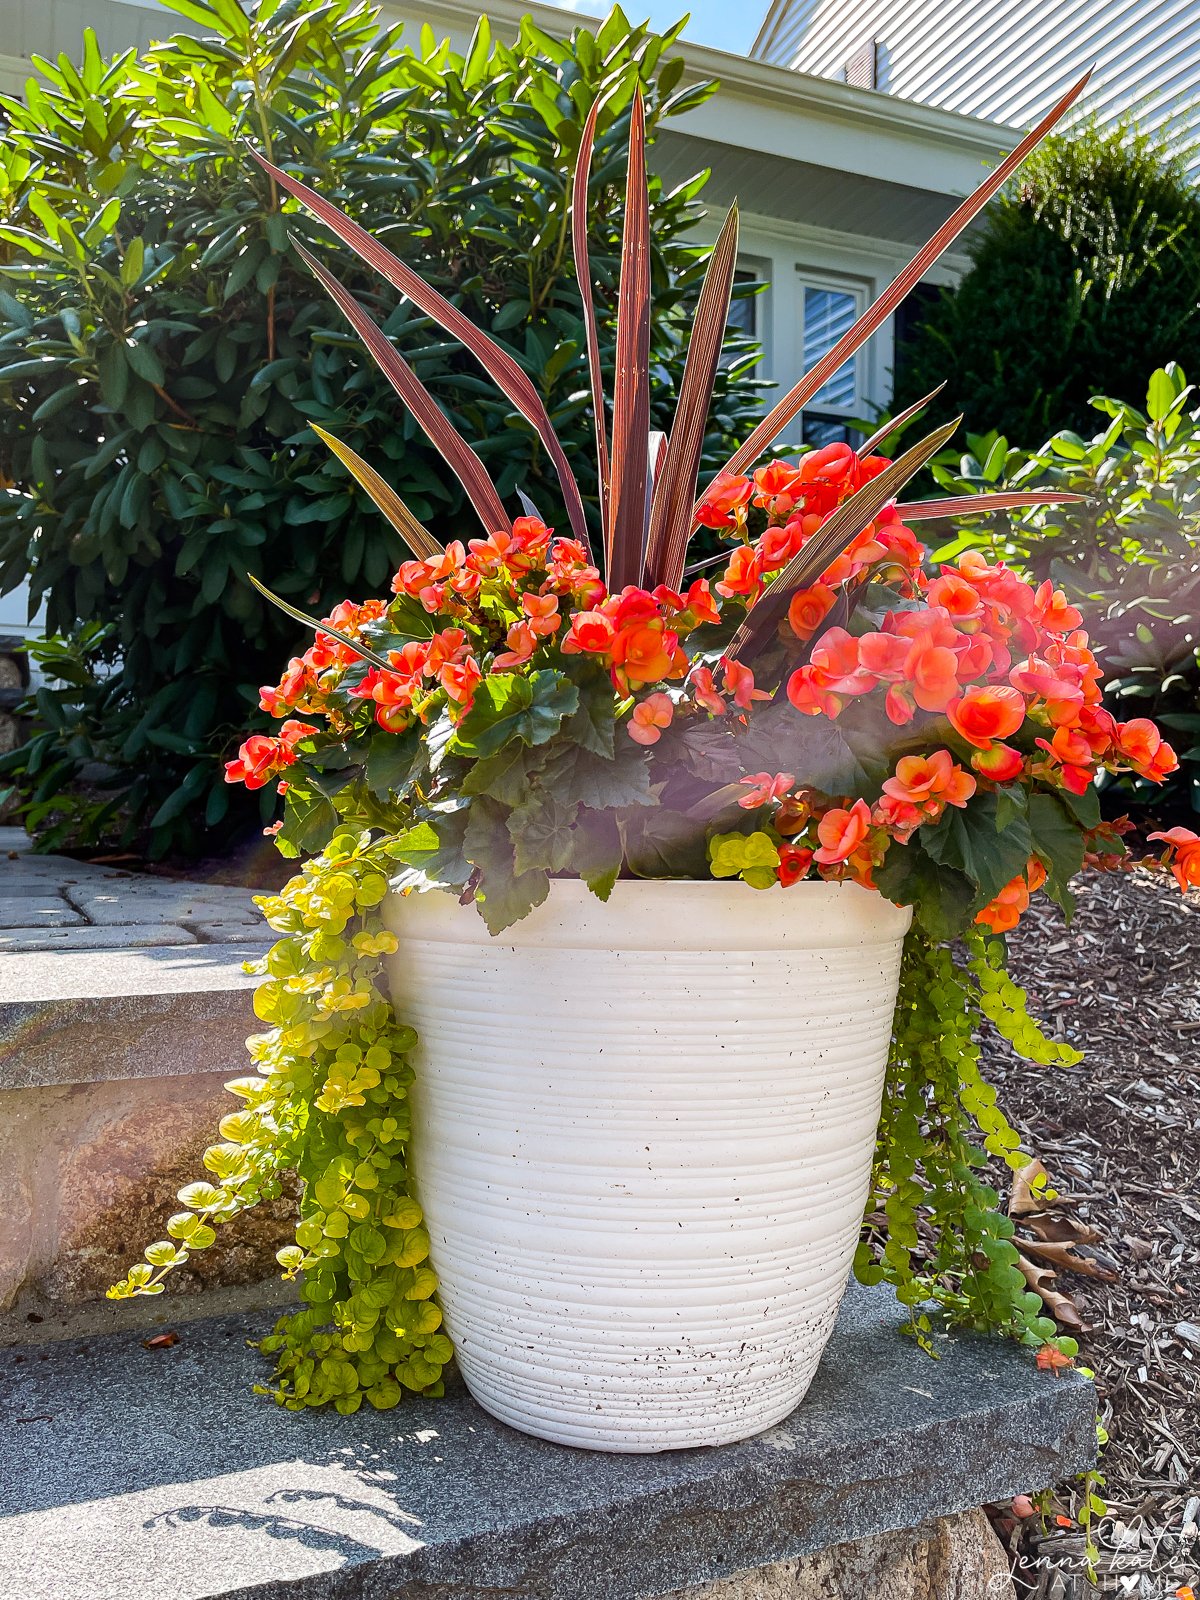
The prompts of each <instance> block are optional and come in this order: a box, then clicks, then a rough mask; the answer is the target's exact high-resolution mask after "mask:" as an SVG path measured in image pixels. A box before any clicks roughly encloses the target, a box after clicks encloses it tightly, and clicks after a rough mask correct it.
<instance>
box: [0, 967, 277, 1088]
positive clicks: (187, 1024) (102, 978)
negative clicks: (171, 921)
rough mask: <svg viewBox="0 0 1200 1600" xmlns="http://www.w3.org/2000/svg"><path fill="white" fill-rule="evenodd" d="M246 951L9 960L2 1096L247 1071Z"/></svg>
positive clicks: (0, 1021) (1, 1032) (1, 1021)
mask: <svg viewBox="0 0 1200 1600" xmlns="http://www.w3.org/2000/svg"><path fill="white" fill-rule="evenodd" d="M258 953H259V952H258V951H257V950H256V949H254V948H252V947H247V946H245V945H241V944H239V945H179V946H155V947H150V948H143V949H136V950H105V951H98V950H88V951H54V952H44V953H40V954H37V955H34V954H30V955H26V956H10V957H7V958H5V960H4V962H3V973H4V981H3V985H2V988H0V1089H25V1088H37V1087H40V1086H44V1085H58V1084H78V1083H99V1082H104V1081H106V1080H110V1079H118V1078H158V1077H177V1076H185V1075H188V1074H191V1073H196V1072H220V1071H224V1070H226V1069H227V1068H228V1069H231V1070H232V1071H234V1072H241V1071H243V1070H244V1064H245V1042H246V1037H247V1035H248V1034H250V1033H253V1032H255V1031H257V1029H258V1027H259V1024H258V1023H257V1021H256V1019H255V1016H254V1008H253V1004H252V991H253V988H254V985H255V983H256V982H257V980H256V979H255V978H254V977H253V976H252V975H250V974H248V973H246V972H244V971H243V970H242V968H243V963H244V962H245V961H247V960H249V959H252V958H253V957H254V956H255V955H256V954H258Z"/></svg>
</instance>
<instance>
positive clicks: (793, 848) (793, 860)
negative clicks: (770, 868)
mask: <svg viewBox="0 0 1200 1600" xmlns="http://www.w3.org/2000/svg"><path fill="white" fill-rule="evenodd" d="M812 863H813V853H812V851H811V850H802V849H800V848H799V847H798V846H797V845H794V844H781V845H780V846H779V869H778V870H779V881H780V883H781V884H782V885H783V887H784V888H785V889H788V888H790V887H791V885H792V884H793V883H799V881H800V879H801V878H803V877H804V876H805V874H806V873H807V872H808V869H809V867H811V866H812Z"/></svg>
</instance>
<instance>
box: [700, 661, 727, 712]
mask: <svg viewBox="0 0 1200 1600" xmlns="http://www.w3.org/2000/svg"><path fill="white" fill-rule="evenodd" d="M691 686H692V694H693V695H694V696H695V698H696V704H697V705H701V706H703V707H704V709H705V710H706V711H711V712H712V714H713V716H714V717H723V716H724V715H725V713H726V711H728V709H729V707H728V706H727V705H726V704H725V702H724V700H723V699H722V698H721V696H720V694H719V693H718V692H717V687H716V685H715V684H714V683H713V675H712V669H711V668H710V667H693V668H692V675H691Z"/></svg>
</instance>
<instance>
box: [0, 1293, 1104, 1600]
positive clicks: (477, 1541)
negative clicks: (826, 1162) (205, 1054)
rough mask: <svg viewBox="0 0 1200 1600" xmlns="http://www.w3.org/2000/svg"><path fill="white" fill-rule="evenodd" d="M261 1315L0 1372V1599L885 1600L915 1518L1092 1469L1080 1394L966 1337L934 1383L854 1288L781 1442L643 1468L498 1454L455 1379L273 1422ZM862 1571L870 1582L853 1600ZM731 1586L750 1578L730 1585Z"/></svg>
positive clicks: (521, 1451) (627, 1460) (509, 1442)
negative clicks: (342, 1411) (440, 1393)
mask: <svg viewBox="0 0 1200 1600" xmlns="http://www.w3.org/2000/svg"><path fill="white" fill-rule="evenodd" d="M268 1320H269V1319H265V1318H261V1317H259V1318H255V1317H250V1318H238V1319H224V1320H216V1321H202V1322H196V1323H192V1324H190V1325H188V1326H186V1327H183V1328H181V1330H180V1337H179V1341H178V1343H176V1344H174V1345H173V1346H171V1347H169V1348H153V1349H147V1348H146V1347H145V1345H144V1343H143V1342H142V1339H141V1338H140V1337H139V1336H138V1335H136V1334H135V1335H129V1334H126V1335H119V1336H116V1337H110V1338H105V1339H96V1340H90V1341H82V1342H80V1341H61V1342H59V1343H57V1344H54V1345H49V1346H45V1347H41V1348H29V1347H26V1348H24V1349H22V1350H19V1351H8V1352H6V1353H3V1354H0V1534H2V1535H3V1536H2V1537H0V1594H3V1595H12V1596H17V1595H20V1596H21V1597H22V1600H251V1597H253V1600H451V1597H454V1600H500V1597H501V1596H503V1597H505V1600H649V1597H657V1596H664V1595H668V1594H677V1593H678V1592H679V1591H684V1592H685V1593H687V1594H688V1595H695V1596H696V1600H699V1596H700V1595H703V1596H705V1600H720V1597H721V1596H724V1595H728V1596H730V1597H732V1596H733V1595H734V1594H736V1595H737V1596H739V1597H741V1600H749V1597H751V1596H756V1595H762V1596H767V1595H777V1596H781V1595H783V1594H788V1595H795V1596H797V1597H799V1596H802V1595H804V1596H806V1595H808V1594H810V1593H820V1594H822V1595H828V1594H839V1595H841V1594H848V1593H854V1594H862V1595H863V1596H865V1595H867V1594H874V1593H884V1592H886V1593H887V1594H888V1595H889V1596H896V1595H897V1594H898V1593H899V1590H898V1589H897V1588H896V1587H895V1586H894V1585H893V1584H889V1585H888V1586H886V1591H885V1585H884V1584H883V1582H882V1579H883V1577H884V1576H886V1575H887V1574H888V1573H891V1574H892V1575H893V1577H894V1571H895V1564H896V1561H897V1559H898V1556H897V1550H898V1548H899V1546H898V1544H897V1541H896V1539H893V1538H891V1537H890V1536H891V1535H892V1534H894V1533H896V1532H897V1531H898V1530H916V1531H915V1532H911V1533H908V1534H906V1535H905V1537H904V1539H901V1540H900V1541H899V1543H900V1544H901V1545H904V1547H905V1548H906V1549H908V1550H909V1553H910V1555H911V1549H912V1546H913V1543H914V1540H915V1541H918V1542H919V1540H920V1539H922V1538H926V1539H928V1538H931V1537H938V1538H941V1539H942V1544H943V1556H944V1554H945V1547H946V1535H945V1534H944V1532H943V1533H940V1534H939V1533H937V1532H936V1530H934V1531H933V1532H931V1531H930V1530H929V1529H928V1528H927V1527H923V1525H926V1524H928V1523H929V1522H930V1519H946V1518H950V1519H951V1521H953V1519H954V1518H955V1517H956V1516H957V1514H960V1513H964V1512H968V1511H969V1510H970V1508H972V1507H977V1506H979V1505H980V1504H982V1503H984V1502H988V1501H992V1500H998V1499H1003V1498H1006V1497H1008V1496H1010V1495H1013V1494H1015V1493H1021V1492H1032V1491H1036V1490H1037V1489H1040V1488H1043V1487H1045V1486H1047V1485H1048V1484H1051V1483H1055V1482H1059V1481H1061V1480H1063V1479H1064V1478H1067V1477H1069V1476H1071V1475H1072V1474H1073V1473H1076V1472H1078V1471H1081V1470H1083V1469H1084V1468H1085V1467H1087V1466H1088V1465H1089V1464H1090V1463H1091V1462H1092V1459H1093V1455H1094V1450H1095V1395H1094V1392H1093V1390H1092V1387H1091V1385H1090V1383H1088V1382H1087V1381H1086V1380H1085V1379H1084V1378H1083V1377H1081V1376H1080V1375H1078V1374H1076V1373H1074V1372H1068V1373H1064V1374H1061V1375H1059V1376H1055V1375H1053V1374H1052V1373H1048V1372H1042V1371H1039V1369H1038V1368H1037V1365H1036V1363H1035V1362H1034V1360H1033V1358H1032V1356H1031V1354H1030V1353H1029V1352H1028V1351H1023V1350H1019V1349H1017V1348H1016V1347H1014V1346H1012V1345H1007V1344H1003V1343H1000V1342H998V1341H991V1340H981V1339H977V1338H972V1337H963V1336H954V1337H944V1336H939V1337H938V1350H939V1354H940V1357H941V1359H940V1360H937V1361H933V1360H931V1359H930V1358H929V1357H928V1356H927V1355H925V1354H924V1352H923V1351H921V1350H920V1349H919V1348H918V1347H917V1346H916V1345H915V1344H914V1343H913V1342H912V1340H911V1339H908V1338H907V1337H905V1336H903V1335H902V1334H901V1333H900V1331H899V1328H900V1323H901V1320H902V1314H901V1311H900V1308H899V1307H898V1306H897V1304H896V1302H895V1299H894V1297H893V1296H892V1295H891V1293H890V1291H888V1290H886V1289H882V1288H880V1289H871V1290H867V1289H863V1288H861V1287H859V1286H857V1285H854V1286H852V1287H851V1290H850V1291H849V1292H848V1294H847V1296H846V1299H845V1302H844V1303H843V1306H842V1311H841V1315H840V1317H839V1319H838V1324H837V1328H836V1330H835V1333H834V1335H833V1338H832V1340H831V1342H830V1345H829V1348H828V1350H827V1352H826V1354H825V1357H824V1359H823V1361H822V1363H821V1366H820V1369H819V1371H818V1373H817V1376H816V1379H815V1381H814V1383H813V1387H812V1389H811V1390H810V1392H809V1394H808V1396H807V1398H806V1399H805V1400H804V1402H803V1403H802V1404H801V1405H800V1406H799V1407H798V1409H797V1410H796V1411H795V1412H794V1413H793V1414H792V1416H791V1417H789V1418H788V1419H787V1420H786V1421H785V1422H784V1423H783V1424H781V1425H780V1426H779V1427H776V1428H773V1429H771V1430H770V1431H769V1432H767V1433H764V1434H762V1435H761V1436H759V1437H758V1438H756V1439H751V1440H748V1441H747V1442H745V1443H743V1444H738V1445H731V1446H725V1447H722V1448H720V1449H709V1450H687V1451H673V1452H669V1453H666V1454H663V1455H658V1456H611V1455H601V1454H596V1453H593V1452H590V1451H584V1450H572V1449H567V1448H565V1447H562V1446H558V1445H551V1444H546V1443H543V1442H541V1441H539V1440H536V1439H532V1438H529V1437H527V1436H525V1435H524V1434H520V1433H515V1432H513V1431H512V1430H511V1429H509V1428H507V1427H505V1426H504V1425H503V1424H502V1423H499V1422H496V1421H494V1420H493V1419H492V1418H491V1417H489V1416H488V1415H487V1414H486V1413H485V1412H483V1411H482V1410H481V1409H480V1408H479V1407H478V1406H477V1405H476V1404H475V1403H474V1402H473V1401H472V1400H471V1399H470V1397H469V1396H468V1395H467V1393H466V1391H465V1389H463V1388H462V1387H461V1385H460V1384H459V1383H458V1382H457V1380H456V1379H453V1378H452V1380H451V1383H450V1387H449V1392H448V1393H447V1395H446V1397H445V1398H444V1399H441V1400H426V1399H423V1398H419V1397H407V1398H406V1399H405V1400H404V1401H403V1402H402V1404H401V1405H400V1406H399V1407H398V1408H397V1409H396V1410H394V1411H388V1412H374V1411H371V1410H370V1409H369V1408H367V1407H364V1408H363V1410H362V1411H360V1412H358V1413H357V1414H355V1415H354V1416H350V1417H343V1416H339V1415H338V1414H337V1413H336V1412H333V1411H328V1412H320V1413H316V1412H310V1413H299V1414H297V1413H295V1412H290V1411H285V1410H282V1409H279V1408H278V1407H276V1406H275V1405H274V1404H272V1402H271V1401H270V1400H268V1399H264V1398H261V1397H257V1396H255V1395H254V1394H253V1393H252V1388H251V1386H252V1384H253V1383H254V1382H255V1381H256V1380H260V1379H261V1378H262V1377H263V1375H264V1371H265V1369H264V1365H263V1358H262V1357H260V1356H259V1355H258V1354H257V1352H256V1351H254V1350H251V1349H249V1348H248V1347H247V1343H246V1341H247V1338H248V1337H253V1336H256V1335H259V1334H261V1333H262V1332H263V1331H264V1330H265V1328H266V1326H267V1325H268ZM943 1526H944V1525H943ZM957 1526H958V1527H959V1530H960V1540H959V1542H960V1544H961V1543H962V1531H963V1530H964V1529H965V1530H966V1531H967V1533H968V1534H970V1530H971V1529H972V1528H973V1529H974V1530H975V1532H974V1535H973V1537H975V1538H976V1539H978V1538H980V1537H986V1526H985V1525H983V1524H982V1519H976V1520H975V1522H973V1523H971V1522H967V1523H962V1522H960V1523H959V1524H958V1525H957ZM981 1529H982V1532H981ZM872 1540H874V1541H877V1543H875V1544H872V1543H871V1541H872ZM906 1541H907V1542H906ZM952 1543H953V1541H951V1544H952ZM830 1547H836V1551H842V1550H844V1549H849V1550H852V1551H853V1562H852V1563H851V1565H852V1570H853V1571H854V1572H855V1573H856V1574H857V1575H858V1576H857V1579H856V1582H857V1583H859V1584H861V1587H857V1588H854V1587H851V1588H841V1587H835V1588H826V1587H820V1588H817V1589H813V1588H805V1587H804V1586H803V1585H802V1583H801V1582H800V1577H798V1576H797V1574H800V1575H801V1576H802V1575H803V1571H804V1570H805V1565H804V1563H805V1559H806V1558H807V1557H809V1556H811V1555H812V1553H813V1552H817V1551H828V1550H829V1549H830ZM969 1553H970V1552H969V1551H968V1554H969ZM835 1556H836V1552H835ZM836 1559H841V1558H840V1557H836ZM778 1563H797V1565H795V1566H788V1567H786V1568H781V1567H778V1566H777V1564H778ZM872 1563H876V1564H877V1565H878V1564H880V1563H882V1567H881V1570H879V1571H878V1572H876V1577H877V1578H878V1579H879V1580H880V1581H879V1582H878V1583H872V1582H869V1581H866V1579H864V1570H865V1571H866V1573H867V1578H869V1573H870V1568H871V1566H872ZM825 1565H826V1568H828V1562H826V1564H825ZM807 1570H809V1572H810V1574H811V1572H812V1570H813V1569H812V1568H811V1566H810V1567H809V1568H808V1569H807ZM980 1570H981V1571H982V1570H985V1569H983V1568H981V1569H980ZM986 1571H987V1572H988V1574H989V1575H988V1576H987V1578H986V1586H985V1580H984V1578H983V1577H979V1578H978V1581H977V1582H976V1583H975V1586H974V1587H971V1586H969V1585H968V1584H967V1583H965V1582H957V1583H956V1585H955V1587H953V1589H951V1588H950V1587H946V1588H945V1590H944V1591H943V1592H944V1594H945V1595H949V1594H950V1593H951V1592H953V1593H954V1594H955V1595H956V1596H959V1597H960V1600H966V1597H970V1600H974V1597H975V1596H978V1597H979V1600H982V1597H983V1596H984V1595H985V1593H986V1594H989V1595H991V1596H998V1597H1002V1596H1003V1595H1004V1594H1005V1593H1006V1592H1007V1593H1008V1594H1011V1592H1012V1591H1011V1588H1009V1589H1007V1590H1006V1589H1005V1587H1004V1586H1005V1584H1006V1582H1007V1577H1006V1573H1005V1571H1004V1569H1003V1565H1002V1564H1001V1566H1000V1568H999V1569H998V1570H997V1567H996V1565H995V1563H994V1562H993V1564H992V1566H991V1567H990V1568H986ZM778 1573H783V1574H784V1575H785V1577H786V1584H785V1582H784V1581H783V1579H780V1580H779V1581H776V1576H774V1575H777V1574H778ZM733 1574H751V1575H754V1574H759V1575H762V1576H761V1581H759V1578H757V1577H750V1578H744V1579H742V1580H740V1581H735V1582H734V1583H733V1584H732V1586H731V1587H729V1588H726V1587H725V1586H724V1583H723V1580H725V1579H727V1578H729V1577H730V1576H731V1575H733ZM953 1576H954V1574H953V1573H950V1574H947V1575H946V1581H947V1584H949V1582H950V1579H951V1578H952V1577H953ZM827 1578H828V1572H827V1571H826V1575H825V1577H822V1578H821V1579H820V1582H821V1583H825V1582H826V1581H827ZM997 1579H998V1582H997ZM709 1584H714V1585H716V1586H717V1587H715V1588H714V1589H712V1590H708V1589H704V1588H698V1587H697V1586H703V1585H709ZM910 1592H911V1591H910Z"/></svg>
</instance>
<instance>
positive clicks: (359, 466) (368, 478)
mask: <svg viewBox="0 0 1200 1600" xmlns="http://www.w3.org/2000/svg"><path fill="white" fill-rule="evenodd" d="M311 427H312V431H313V432H314V433H315V434H316V436H317V438H318V439H321V440H322V441H323V442H324V443H325V444H327V445H328V446H329V448H330V449H331V450H332V451H333V453H334V455H335V456H336V457H337V458H338V460H339V461H340V462H341V463H342V465H343V466H344V467H346V468H347V470H348V471H349V472H350V473H351V475H352V476H353V477H354V478H355V479H356V480H357V481H358V482H359V483H361V484H362V486H363V488H364V489H365V490H366V491H367V493H368V494H369V495H370V497H371V499H372V500H373V501H374V502H375V504H376V505H377V506H378V507H379V509H380V511H382V512H383V514H384V516H385V517H386V518H387V519H388V521H389V522H390V523H391V525H392V527H393V528H395V530H396V532H397V533H398V534H399V535H400V537H401V538H402V539H403V540H404V542H405V544H406V545H407V546H408V548H409V549H410V550H411V551H412V553H413V555H415V556H416V558H417V560H418V561H428V560H430V559H431V558H432V557H433V556H438V555H441V553H442V546H441V545H440V544H439V543H438V541H437V540H436V539H435V538H434V537H433V535H432V534H431V533H430V531H429V529H428V528H424V527H422V526H421V524H420V523H419V522H418V521H417V519H416V517H414V516H413V514H412V512H411V511H410V510H409V509H408V507H407V506H406V505H405V504H404V501H403V500H401V498H400V496H399V495H398V494H397V493H396V491H395V490H394V489H393V488H392V487H391V485H390V484H388V483H385V482H384V480H383V479H382V478H381V477H380V476H379V474H378V473H377V472H376V471H375V468H374V467H373V466H371V465H370V464H369V463H368V462H366V461H364V460H363V458H362V457H361V456H360V455H359V454H358V452H357V451H356V450H351V448H350V446H349V445H348V444H343V443H342V441H341V440H340V439H335V438H334V436H333V434H331V433H326V432H325V429H324V428H318V427H317V425H316V423H315V422H314V423H312V424H311Z"/></svg>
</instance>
